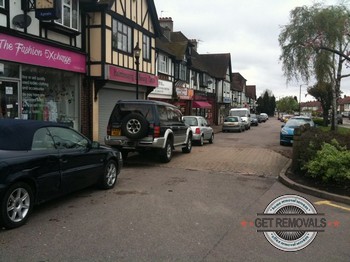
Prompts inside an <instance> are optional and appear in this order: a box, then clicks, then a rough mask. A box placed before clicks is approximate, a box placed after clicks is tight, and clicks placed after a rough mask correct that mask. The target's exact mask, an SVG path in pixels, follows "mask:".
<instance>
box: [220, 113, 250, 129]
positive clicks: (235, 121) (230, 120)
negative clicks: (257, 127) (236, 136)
mask: <svg viewBox="0 0 350 262" xmlns="http://www.w3.org/2000/svg"><path fill="white" fill-rule="evenodd" d="M245 130H246V129H245V123H244V122H243V120H242V119H241V117H240V116H228V117H226V118H225V119H224V123H223V125H222V132H226V131H227V132H230V131H238V132H243V131H245Z"/></svg>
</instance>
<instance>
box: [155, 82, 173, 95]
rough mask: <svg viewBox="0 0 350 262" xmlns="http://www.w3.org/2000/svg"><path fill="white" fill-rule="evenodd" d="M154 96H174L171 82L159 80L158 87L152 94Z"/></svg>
mask: <svg viewBox="0 0 350 262" xmlns="http://www.w3.org/2000/svg"><path fill="white" fill-rule="evenodd" d="M151 94H152V95H168V96H171V95H172V94H173V83H172V82H169V81H164V80H159V81H158V86H157V87H156V88H155V89H154V90H153V91H152V92H151Z"/></svg>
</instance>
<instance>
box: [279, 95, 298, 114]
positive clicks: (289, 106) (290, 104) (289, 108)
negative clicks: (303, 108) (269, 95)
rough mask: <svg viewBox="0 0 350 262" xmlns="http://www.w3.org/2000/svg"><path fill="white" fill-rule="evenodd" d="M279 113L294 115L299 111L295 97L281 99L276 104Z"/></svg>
mask: <svg viewBox="0 0 350 262" xmlns="http://www.w3.org/2000/svg"><path fill="white" fill-rule="evenodd" d="M276 106H277V110H278V112H284V113H288V114H293V113H294V112H295V111H298V109H299V104H298V102H297V101H296V100H295V98H294V97H293V96H286V97H283V98H281V99H280V100H278V101H277V103H276Z"/></svg>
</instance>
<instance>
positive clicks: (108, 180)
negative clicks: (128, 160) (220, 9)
mask: <svg viewBox="0 0 350 262" xmlns="http://www.w3.org/2000/svg"><path fill="white" fill-rule="evenodd" d="M117 176H118V165H117V163H116V162H115V161H114V160H109V161H108V162H107V164H106V166H105V170H104V173H103V177H102V180H101V182H100V187H101V188H102V189H111V188H113V187H114V185H115V184H116V182H117Z"/></svg>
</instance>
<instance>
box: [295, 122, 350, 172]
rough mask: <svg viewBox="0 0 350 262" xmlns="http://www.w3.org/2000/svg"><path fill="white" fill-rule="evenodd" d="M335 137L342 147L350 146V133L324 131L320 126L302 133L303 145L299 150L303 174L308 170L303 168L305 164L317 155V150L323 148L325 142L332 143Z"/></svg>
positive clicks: (300, 168)
mask: <svg viewBox="0 0 350 262" xmlns="http://www.w3.org/2000/svg"><path fill="white" fill-rule="evenodd" d="M333 139H335V140H336V141H337V142H338V143H339V145H340V146H341V147H346V148H350V134H340V133H337V132H331V131H323V130H321V129H319V128H311V129H309V130H307V131H306V132H304V133H302V135H301V141H302V145H303V146H302V147H301V148H300V151H299V153H300V155H299V163H300V167H299V168H298V169H299V170H300V172H301V174H304V175H305V174H306V171H307V170H306V169H305V168H303V167H304V165H306V163H308V162H309V161H310V160H311V159H313V158H314V157H315V155H316V154H317V152H318V151H319V150H321V149H322V146H323V144H324V143H328V144H331V141H332V140H333Z"/></svg>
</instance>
